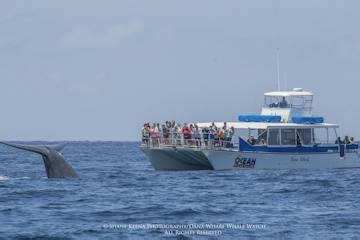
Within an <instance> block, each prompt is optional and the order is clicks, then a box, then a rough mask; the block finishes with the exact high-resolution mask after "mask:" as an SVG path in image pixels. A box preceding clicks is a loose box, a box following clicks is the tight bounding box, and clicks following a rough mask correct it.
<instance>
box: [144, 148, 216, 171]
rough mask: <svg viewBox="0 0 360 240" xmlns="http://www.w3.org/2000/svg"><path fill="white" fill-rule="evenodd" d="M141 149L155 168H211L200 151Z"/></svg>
mask: <svg viewBox="0 0 360 240" xmlns="http://www.w3.org/2000/svg"><path fill="white" fill-rule="evenodd" d="M141 149H142V151H143V152H144V153H145V155H146V156H147V157H148V158H149V160H150V162H151V164H152V166H153V167H154V168H155V170H170V171H184V170H213V168H212V166H211V164H210V162H209V161H208V159H207V158H206V156H205V155H204V154H203V152H202V151H199V150H195V149H184V148H174V147H169V148H146V147H142V148H141Z"/></svg>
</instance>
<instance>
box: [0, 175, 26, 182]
mask: <svg viewBox="0 0 360 240" xmlns="http://www.w3.org/2000/svg"><path fill="white" fill-rule="evenodd" d="M12 179H13V180H17V179H30V177H17V178H13V177H9V176H3V175H0V181H6V180H12Z"/></svg>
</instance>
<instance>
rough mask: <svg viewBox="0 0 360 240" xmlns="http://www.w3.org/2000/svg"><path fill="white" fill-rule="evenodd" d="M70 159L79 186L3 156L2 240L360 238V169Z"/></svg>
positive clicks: (99, 152)
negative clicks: (187, 166) (167, 165)
mask: <svg viewBox="0 0 360 240" xmlns="http://www.w3.org/2000/svg"><path fill="white" fill-rule="evenodd" d="M27 144H41V143H39V142H31V143H27ZM42 144H44V143H42ZM47 144H51V143H47ZM63 153H64V156H65V158H66V159H67V160H68V162H70V163H71V164H72V166H73V167H74V168H75V169H76V170H77V172H78V174H79V175H80V178H79V179H55V180H54V179H47V177H46V174H45V170H44V166H43V163H42V159H41V157H40V156H39V155H37V154H32V153H28V152H23V151H19V150H15V149H11V148H9V147H6V146H0V163H1V166H0V238H19V239H22V238H23V239H27V238H42V239H49V238H53V239H67V238H68V239H78V238H79V239H99V238H106V239H137V238H138V239H157V238H175V239H179V238H184V239H199V238H200V239H207V238H221V239H239V238H245V239H246V238H250V239H252V238H256V237H261V238H268V239H272V238H276V239H278V238H284V239H289V238H290V239H300V238H301V239H328V238H336V239H338V238H344V239H349V238H358V237H359V235H360V188H359V186H360V174H359V173H360V172H359V171H360V170H359V169H333V170H329V169H326V170H286V171H284V170H282V171H275V170H272V171H269V170H268V171H264V170H240V171H189V172H165V171H155V170H154V169H153V168H152V166H151V165H150V162H149V161H148V160H147V158H146V157H145V156H144V155H143V154H142V152H141V151H140V149H139V143H126V142H69V143H68V145H67V146H66V148H65V149H64V151H63ZM152 224H157V225H152ZM216 224H217V225H216Z"/></svg>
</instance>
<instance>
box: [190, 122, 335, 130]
mask: <svg viewBox="0 0 360 240" xmlns="http://www.w3.org/2000/svg"><path fill="white" fill-rule="evenodd" d="M214 123H215V126H216V127H223V126H224V122H214ZM196 124H197V125H198V126H199V127H200V128H204V127H209V126H211V124H212V122H204V123H196ZM226 126H227V127H234V128H236V129H267V128H272V127H274V128H338V127H339V125H337V124H332V123H317V124H299V123H270V122H226Z"/></svg>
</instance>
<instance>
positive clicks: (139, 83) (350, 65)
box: [0, 0, 360, 141]
mask: <svg viewBox="0 0 360 240" xmlns="http://www.w3.org/2000/svg"><path fill="white" fill-rule="evenodd" d="M359 9H360V2H359V1H355V0H344V1H331V0H317V1H312V0H311V1H310V0H304V1H292V0H290V1H289V0H262V1H260V0H248V1H241V0H225V1H212V0H196V1H190V0H181V1H178V0H173V1H169V0H152V1H149V0H137V1H133V0H129V1H125V0H107V1H91V0H86V1H85V0H77V1H70V0H63V1H47V0H32V1H29V0H22V1H20V0H11V1H10V0H4V1H2V4H1V8H0V31H1V34H0V83H1V87H0V106H1V108H0V109H1V115H0V116H1V120H0V136H1V139H2V140H50V141H56V140H90V141H97V140H104V141H106V140H110V141H136V140H139V139H140V129H141V127H142V124H143V123H144V122H162V121H166V120H176V121H178V122H181V123H183V122H201V121H236V120H237V117H238V115H239V114H248V113H258V112H260V109H261V105H262V103H263V93H264V92H267V91H272V90H276V88H277V67H276V52H277V49H280V50H279V51H280V76H281V86H282V89H291V88H293V87H301V88H303V89H305V90H310V91H312V92H314V93H315V99H314V112H315V113H316V114H317V115H321V116H324V117H325V119H326V121H327V122H331V123H338V124H340V125H341V130H340V131H339V132H340V134H348V135H351V136H355V137H356V138H357V139H360V128H359V127H358V122H359V119H360V111H359V106H358V105H357V104H358V102H359V96H360V88H359V87H360V30H359V29H360V28H359V27H358V24H359V22H360V14H359Z"/></svg>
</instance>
